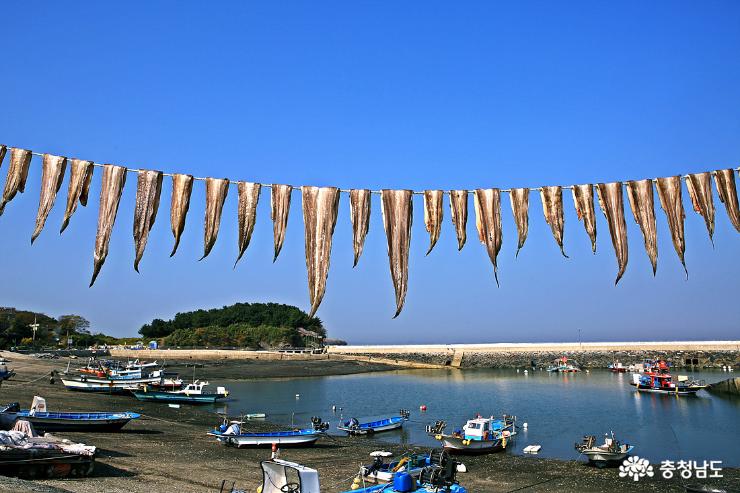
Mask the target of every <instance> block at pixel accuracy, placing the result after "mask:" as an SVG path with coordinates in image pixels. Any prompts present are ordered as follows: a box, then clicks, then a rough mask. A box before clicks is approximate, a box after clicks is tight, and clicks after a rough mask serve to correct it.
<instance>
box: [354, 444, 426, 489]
mask: <svg viewBox="0 0 740 493" xmlns="http://www.w3.org/2000/svg"><path fill="white" fill-rule="evenodd" d="M392 456H393V453H391V452H384V451H380V450H378V451H375V452H372V453H371V454H370V457H372V458H373V462H372V463H371V464H367V465H363V466H360V472H359V474H358V475H357V478H358V480H357V482H358V483H360V482H367V483H389V482H391V481H392V480H393V476H394V475H395V474H396V473H398V472H406V473H408V474H409V475H410V476H411V477H413V478H418V477H419V474H421V470H422V469H423V468H424V467H426V466H428V465H430V463H431V462H430V459H429V457H430V455H429V454H408V455H403V456H402V457H400V458H399V459H397V460H386V459H388V458H389V457H392Z"/></svg>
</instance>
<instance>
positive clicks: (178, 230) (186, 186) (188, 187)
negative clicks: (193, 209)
mask: <svg viewBox="0 0 740 493" xmlns="http://www.w3.org/2000/svg"><path fill="white" fill-rule="evenodd" d="M192 192H193V175H181V174H176V175H172V199H171V202H170V228H171V229H172V235H173V236H174V237H175V244H174V245H173V246H172V252H171V253H170V257H172V256H173V255H174V254H175V252H176V251H177V247H178V245H180V236H182V232H183V231H185V218H186V217H187V215H188V209H190V194H191V193H192Z"/></svg>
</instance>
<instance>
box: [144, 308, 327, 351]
mask: <svg viewBox="0 0 740 493" xmlns="http://www.w3.org/2000/svg"><path fill="white" fill-rule="evenodd" d="M218 328H221V329H225V328H229V329H233V337H237V335H236V334H241V335H239V336H238V337H243V338H246V339H245V340H247V339H249V338H250V337H252V335H249V334H258V333H260V334H262V335H265V336H266V337H268V338H277V339H280V338H281V337H284V333H283V331H282V330H283V329H290V331H291V332H290V333H291V334H293V335H291V336H290V338H293V337H297V336H298V333H297V329H298V328H303V329H306V330H310V331H313V332H316V333H318V334H320V335H321V336H326V331H325V330H324V327H323V325H322V323H321V320H320V319H318V318H317V317H309V316H308V314H307V313H306V312H304V311H303V310H301V309H299V308H297V307H295V306H291V305H283V304H279V303H236V304H234V305H231V306H224V307H223V308H213V309H210V310H195V311H191V312H183V313H178V314H177V315H175V317H174V318H173V319H172V320H162V319H158V318H157V319H154V320H152V321H151V322H150V323H148V324H145V325H144V326H142V327H141V328H140V329H139V334H141V335H142V336H144V337H146V338H152V339H157V338H166V337H167V336H169V335H170V334H172V335H173V336H175V332H178V334H177V335H176V336H175V338H174V339H172V340H173V341H174V340H175V339H177V340H184V338H186V332H187V331H191V330H193V329H200V330H201V333H202V334H205V333H206V332H208V333H212V334H213V335H212V336H208V337H214V338H217V337H219V336H217V335H216V334H220V335H221V336H223V337H226V338H227V339H228V338H231V337H232V335H227V333H226V332H222V331H218V330H216V329H218ZM250 328H251V329H259V330H262V331H266V332H259V331H252V332H249V331H247V330H246V329H250ZM183 331H185V332H183ZM248 332H249V334H248ZM202 337H205V336H202ZM229 340H231V339H229ZM165 343H166V344H168V345H169V344H170V340H168V339H166V340H165ZM179 345H181V346H182V345H190V346H194V345H201V344H184V343H179ZM212 345H230V344H225V343H224V344H217V343H216V342H213V343H212ZM231 345H241V344H231ZM245 345H248V344H245Z"/></svg>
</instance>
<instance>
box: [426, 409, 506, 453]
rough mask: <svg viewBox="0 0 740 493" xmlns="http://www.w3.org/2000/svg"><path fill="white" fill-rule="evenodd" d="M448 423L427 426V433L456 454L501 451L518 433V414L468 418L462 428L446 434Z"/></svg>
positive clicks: (439, 422) (440, 422)
mask: <svg viewBox="0 0 740 493" xmlns="http://www.w3.org/2000/svg"><path fill="white" fill-rule="evenodd" d="M446 426H447V423H445V422H444V421H437V422H436V423H435V424H434V426H428V427H427V433H429V435H430V436H432V437H434V439H435V440H439V441H440V442H441V443H442V446H443V447H444V449H445V450H448V451H450V452H451V453H454V454H490V453H493V452H501V451H503V450H506V447H507V445H508V444H509V443H511V441H512V440H513V439H514V435H516V416H507V415H504V416H503V417H502V418H494V417H493V416H491V417H490V418H483V417H481V416H480V415H478V416H477V417H476V418H474V419H471V420H468V422H467V423H465V426H463V427H462V430H457V431H455V432H454V433H452V434H445V433H444V429H445V428H446Z"/></svg>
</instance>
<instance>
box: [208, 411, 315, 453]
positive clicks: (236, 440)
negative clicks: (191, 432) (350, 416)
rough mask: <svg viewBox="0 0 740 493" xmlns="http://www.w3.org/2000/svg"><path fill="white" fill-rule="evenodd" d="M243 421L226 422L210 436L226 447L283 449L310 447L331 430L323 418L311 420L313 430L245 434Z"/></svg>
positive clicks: (210, 432)
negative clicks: (276, 447)
mask: <svg viewBox="0 0 740 493" xmlns="http://www.w3.org/2000/svg"><path fill="white" fill-rule="evenodd" d="M243 424H244V422H243V421H228V420H224V423H223V424H221V426H219V427H218V428H216V429H214V430H212V431H209V432H208V435H209V436H212V437H215V438H216V439H217V440H218V441H219V442H221V443H223V444H224V445H231V446H233V447H237V448H242V447H271V446H272V445H273V444H277V445H279V446H281V447H286V446H288V447H290V446H292V447H300V446H310V445H313V444H314V443H316V441H317V440H318V439H319V438H321V437H322V436H324V433H325V432H326V430H327V429H328V428H329V424H328V423H324V422H322V421H321V418H318V417H313V418H311V424H312V425H313V426H312V427H311V428H305V429H300V430H287V431H272V432H252V433H249V432H243V431H242V428H241V427H242V425H243Z"/></svg>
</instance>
